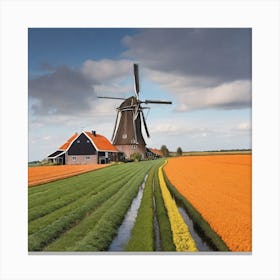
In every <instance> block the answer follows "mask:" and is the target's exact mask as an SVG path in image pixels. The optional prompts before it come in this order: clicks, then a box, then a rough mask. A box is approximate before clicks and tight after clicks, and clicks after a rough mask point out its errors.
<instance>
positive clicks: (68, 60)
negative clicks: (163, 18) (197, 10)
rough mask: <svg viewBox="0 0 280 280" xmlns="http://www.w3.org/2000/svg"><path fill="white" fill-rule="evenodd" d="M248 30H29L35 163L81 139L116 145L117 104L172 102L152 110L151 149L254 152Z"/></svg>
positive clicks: (30, 113) (32, 155)
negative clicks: (85, 135)
mask: <svg viewBox="0 0 280 280" xmlns="http://www.w3.org/2000/svg"><path fill="white" fill-rule="evenodd" d="M251 39H252V38H251V29H249V28H193V29H191V28H178V29H176V28H157V29H151V28H145V29H139V28H137V29H135V28H111V29H110V28H30V29H29V31H28V125H29V161H33V160H42V159H44V158H46V157H47V156H48V155H49V154H51V153H52V152H54V151H56V150H57V148H58V147H59V146H61V145H62V144H63V143H64V142H65V141H66V140H67V139H68V138H69V137H70V136H72V135H73V134H74V133H75V132H81V131H83V130H90V131H91V130H96V131H97V133H99V134H101V135H104V136H106V137H107V138H108V139H111V136H112V133H113V126H114V121H115V118H116V108H117V107H118V106H119V105H120V102H121V101H120V100H110V99H100V98H98V97H97V96H113V97H124V98H128V97H130V96H133V95H134V77H133V63H138V64H139V75H140V99H141V100H145V99H160V100H169V101H172V105H163V104H150V105H149V106H150V109H149V110H146V111H145V115H146V120H147V124H148V128H149V132H150V135H151V137H150V138H147V137H146V135H145V132H144V130H142V132H143V135H144V138H145V140H146V142H147V146H148V147H156V148H160V147H161V146H162V145H166V146H167V147H168V149H169V150H171V151H175V150H176V149H177V148H178V147H181V148H182V149H183V151H195V150H196V151H203V150H204V151H205V150H220V149H248V148H251V101H252V81H251V80H252V47H251Z"/></svg>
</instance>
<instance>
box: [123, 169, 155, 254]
mask: <svg viewBox="0 0 280 280" xmlns="http://www.w3.org/2000/svg"><path fill="white" fill-rule="evenodd" d="M156 170H157V165H155V166H153V167H152V168H151V170H150V172H149V175H148V178H147V181H146V184H145V188H144V191H143V196H142V200H141V204H140V207H139V210H138V214H137V218H136V221H135V224H134V227H133V229H132V232H131V237H130V239H129V241H128V243H127V244H126V246H125V250H126V251H134V252H145V251H153V250H154V227H153V212H154V211H153V180H154V175H155V172H156Z"/></svg>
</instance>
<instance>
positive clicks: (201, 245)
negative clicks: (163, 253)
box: [173, 198, 213, 252]
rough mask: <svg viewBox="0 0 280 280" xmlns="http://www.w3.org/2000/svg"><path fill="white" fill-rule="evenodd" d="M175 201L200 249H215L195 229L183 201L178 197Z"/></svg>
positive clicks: (205, 250) (203, 250)
mask: <svg viewBox="0 0 280 280" xmlns="http://www.w3.org/2000/svg"><path fill="white" fill-rule="evenodd" d="M173 199H174V198H173ZM174 201H175V202H176V205H177V207H178V210H179V212H180V214H181V216H182V218H183V219H184V221H185V223H186V224H187V226H188V228H189V231H190V233H191V236H192V238H193V239H194V241H195V244H196V247H197V249H198V251H201V252H208V251H213V249H212V248H211V247H210V246H209V245H208V244H207V243H206V242H205V241H204V240H203V238H202V237H200V235H199V234H198V233H197V231H196V230H195V225H194V223H193V221H192V220H191V218H190V216H189V215H188V213H187V211H186V210H185V208H184V207H183V205H182V203H180V201H178V200H176V199H174Z"/></svg>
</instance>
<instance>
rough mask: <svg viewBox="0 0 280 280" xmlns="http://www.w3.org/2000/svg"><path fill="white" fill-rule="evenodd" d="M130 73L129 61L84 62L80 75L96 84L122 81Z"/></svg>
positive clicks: (130, 64) (104, 60)
mask: <svg viewBox="0 0 280 280" xmlns="http://www.w3.org/2000/svg"><path fill="white" fill-rule="evenodd" d="M131 71H132V62H131V61H129V60H110V59H102V60H99V61H94V60H86V61H85V62H84V63H83V65H82V73H83V74H84V75H85V76H86V77H88V78H90V79H91V80H92V81H93V82H95V83H97V84H100V83H104V82H108V81H109V82H111V81H112V80H116V79H122V78H124V77H127V76H128V75H131Z"/></svg>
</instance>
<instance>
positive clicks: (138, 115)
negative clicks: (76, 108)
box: [99, 64, 172, 158]
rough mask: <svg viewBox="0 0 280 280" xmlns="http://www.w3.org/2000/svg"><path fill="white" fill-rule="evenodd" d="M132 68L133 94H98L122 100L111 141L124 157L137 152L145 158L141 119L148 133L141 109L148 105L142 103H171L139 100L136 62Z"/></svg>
mask: <svg viewBox="0 0 280 280" xmlns="http://www.w3.org/2000/svg"><path fill="white" fill-rule="evenodd" d="M133 70H134V81H135V96H131V97H129V98H127V99H125V98H119V97H101V96H99V98H107V99H120V100H123V102H122V103H121V105H120V106H119V107H118V108H117V117H116V121H115V125H114V130H113V135H112V139H111V141H112V143H113V145H115V146H116V147H117V149H118V150H119V151H121V152H123V153H124V154H125V157H126V158H129V157H130V155H131V154H133V153H139V154H141V155H142V158H145V157H146V142H145V140H144V137H143V135H142V121H143V124H144V128H145V131H146V134H147V137H148V138H149V137H150V134H149V131H148V127H147V123H146V119H145V116H144V113H143V110H144V109H149V107H143V106H142V104H172V102H171V101H161V100H144V101H141V100H140V99H139V92H140V86H139V71H138V64H134V65H133Z"/></svg>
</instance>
